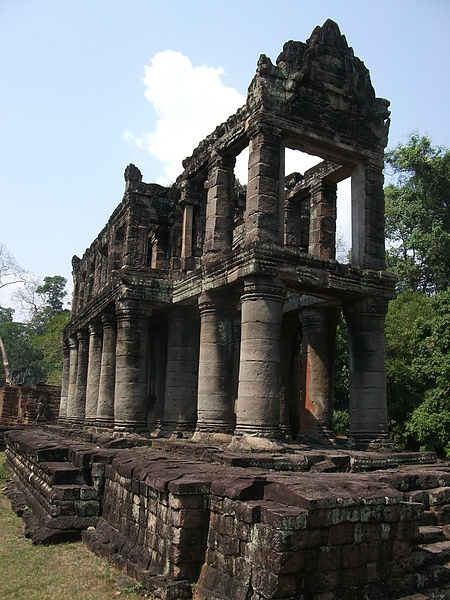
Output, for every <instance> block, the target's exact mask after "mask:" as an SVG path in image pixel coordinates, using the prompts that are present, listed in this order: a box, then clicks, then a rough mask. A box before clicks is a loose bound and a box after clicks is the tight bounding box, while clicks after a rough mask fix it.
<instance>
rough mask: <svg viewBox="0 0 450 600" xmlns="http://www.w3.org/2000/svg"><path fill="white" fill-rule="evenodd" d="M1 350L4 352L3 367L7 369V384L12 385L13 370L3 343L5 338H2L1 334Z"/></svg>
mask: <svg viewBox="0 0 450 600" xmlns="http://www.w3.org/2000/svg"><path fill="white" fill-rule="evenodd" d="M0 352H1V353H2V361H3V368H4V369H5V381H6V383H7V385H11V372H10V370H9V362H8V357H7V355H6V350H5V346H4V345H3V340H2V338H1V336H0Z"/></svg>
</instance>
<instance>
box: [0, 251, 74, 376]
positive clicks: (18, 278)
mask: <svg viewBox="0 0 450 600" xmlns="http://www.w3.org/2000/svg"><path fill="white" fill-rule="evenodd" d="M12 281H14V282H16V283H17V282H20V283H23V286H21V288H20V289H19V290H16V293H15V296H16V298H18V300H19V303H20V305H21V307H22V308H24V307H26V309H27V310H28V313H29V315H30V319H29V320H28V321H27V322H25V323H19V322H17V321H14V320H13V315H14V310H13V309H12V308H10V307H2V306H0V338H1V339H2V341H3V345H4V348H5V350H6V354H7V357H8V362H9V369H10V371H11V373H12V375H14V372H15V371H19V370H22V369H28V368H30V367H32V368H33V369H34V370H37V371H39V372H41V373H42V374H43V375H44V378H45V381H46V382H47V383H50V384H60V382H61V373H62V358H63V357H62V334H63V329H64V327H65V325H66V324H67V322H68V320H69V317H70V312H69V311H68V310H64V301H65V298H66V296H67V292H66V289H65V288H66V279H65V278H64V277H61V276H60V275H55V276H53V277H45V278H44V282H43V283H42V282H39V281H37V280H36V279H35V278H34V277H33V276H32V275H31V274H29V273H26V272H25V271H24V270H23V269H21V268H20V267H18V266H17V263H16V261H15V260H14V258H13V257H12V256H11V255H10V254H9V252H8V251H7V250H6V248H5V246H4V245H3V244H0V287H2V286H4V285H8V284H9V282H12ZM4 383H5V371H4V370H1V371H0V385H4Z"/></svg>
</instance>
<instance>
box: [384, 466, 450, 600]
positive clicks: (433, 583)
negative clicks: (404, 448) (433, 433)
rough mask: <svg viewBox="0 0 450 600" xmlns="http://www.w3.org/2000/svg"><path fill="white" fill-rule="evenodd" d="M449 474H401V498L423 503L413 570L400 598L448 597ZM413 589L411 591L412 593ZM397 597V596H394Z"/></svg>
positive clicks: (428, 599)
mask: <svg viewBox="0 0 450 600" xmlns="http://www.w3.org/2000/svg"><path fill="white" fill-rule="evenodd" d="M449 475H450V474H449V473H448V472H446V471H442V473H439V471H438V472H437V473H436V472H434V473H430V472H428V471H422V472H418V473H417V474H415V475H414V476H413V477H412V478H408V477H404V479H403V483H402V484H401V485H399V483H400V482H398V483H397V486H396V487H397V489H398V488H399V487H403V488H405V487H406V488H408V489H407V490H406V491H405V492H404V499H405V500H407V501H409V502H413V503H417V502H419V503H421V504H422V505H423V506H424V510H423V513H422V516H421V518H420V526H419V536H418V538H417V539H416V543H415V546H414V553H413V560H414V566H415V573H414V576H413V581H412V585H411V586H410V589H409V590H408V592H409V595H403V596H399V597H398V599H399V600H449V599H450V476H449ZM411 592H413V593H411ZM396 600H397V599H396Z"/></svg>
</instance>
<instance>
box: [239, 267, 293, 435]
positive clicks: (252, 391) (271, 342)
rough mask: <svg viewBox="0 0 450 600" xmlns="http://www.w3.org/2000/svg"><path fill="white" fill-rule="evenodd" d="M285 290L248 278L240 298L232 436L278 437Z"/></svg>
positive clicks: (277, 284) (273, 283)
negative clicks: (234, 415)
mask: <svg viewBox="0 0 450 600" xmlns="http://www.w3.org/2000/svg"><path fill="white" fill-rule="evenodd" d="M284 299H285V288H284V285H283V284H282V282H281V281H279V280H278V279H269V278H258V277H249V278H248V279H246V280H245V282H244V294H243V296H242V297H241V354H240V366H239V386H238V401H237V415H236V429H235V434H236V435H241V434H249V435H256V436H261V437H268V438H276V437H279V433H280V410H279V393H280V334H281V321H282V317H283V303H284Z"/></svg>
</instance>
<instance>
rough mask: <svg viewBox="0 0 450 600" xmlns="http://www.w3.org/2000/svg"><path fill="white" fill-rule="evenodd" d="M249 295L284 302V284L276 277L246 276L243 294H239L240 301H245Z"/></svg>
mask: <svg viewBox="0 0 450 600" xmlns="http://www.w3.org/2000/svg"><path fill="white" fill-rule="evenodd" d="M251 297H255V298H261V297H264V298H266V299H267V300H276V301H277V300H278V301H279V302H284V300H285V298H286V286H285V285H284V283H283V282H282V281H281V280H280V279H278V278H276V277H257V276H250V277H246V278H245V279H244V294H243V296H241V301H243V300H244V301H245V300H247V299H250V298H251Z"/></svg>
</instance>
